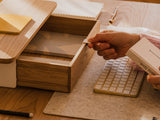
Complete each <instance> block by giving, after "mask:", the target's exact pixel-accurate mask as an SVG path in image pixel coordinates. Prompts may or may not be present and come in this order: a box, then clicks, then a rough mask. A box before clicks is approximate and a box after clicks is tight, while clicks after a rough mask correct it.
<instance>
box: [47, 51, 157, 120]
mask: <svg viewBox="0 0 160 120" xmlns="http://www.w3.org/2000/svg"><path fill="white" fill-rule="evenodd" d="M104 63H105V60H103V58H102V57H99V56H97V54H96V53H95V54H94V56H93V57H92V59H91V61H90V63H89V64H88V66H87V67H86V69H85V70H84V72H83V74H82V75H81V77H80V78H79V80H78V83H77V84H76V86H75V87H74V89H73V91H72V92H71V93H60V92H55V93H54V94H53V96H52V97H51V99H50V101H49V103H48V104H47V106H46V108H45V109H44V113H46V114H50V115H58V116H68V117H75V118H82V119H96V120H152V118H153V117H159V118H160V92H159V91H155V90H153V88H152V86H151V85H150V84H149V83H147V82H146V80H145V81H144V83H143V86H142V89H141V91H140V94H139V96H138V97H137V98H130V97H123V96H116V95H108V94H98V93H94V92H93V87H94V85H95V83H96V80H97V78H98V76H99V75H100V73H101V72H102V70H103V66H104Z"/></svg>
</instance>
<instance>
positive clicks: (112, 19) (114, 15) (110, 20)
mask: <svg viewBox="0 0 160 120" xmlns="http://www.w3.org/2000/svg"><path fill="white" fill-rule="evenodd" d="M117 12H118V7H116V8H115V10H114V13H113V15H112V18H111V19H109V24H112V23H113V21H114V19H115V17H116V15H117Z"/></svg>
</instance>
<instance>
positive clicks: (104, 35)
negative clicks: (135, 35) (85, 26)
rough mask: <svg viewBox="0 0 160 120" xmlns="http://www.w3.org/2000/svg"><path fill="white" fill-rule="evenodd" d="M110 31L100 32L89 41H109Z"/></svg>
mask: <svg viewBox="0 0 160 120" xmlns="http://www.w3.org/2000/svg"><path fill="white" fill-rule="evenodd" d="M110 37H111V36H110V34H109V33H98V34H96V35H95V37H92V38H90V39H88V41H89V42H108V41H109V39H110Z"/></svg>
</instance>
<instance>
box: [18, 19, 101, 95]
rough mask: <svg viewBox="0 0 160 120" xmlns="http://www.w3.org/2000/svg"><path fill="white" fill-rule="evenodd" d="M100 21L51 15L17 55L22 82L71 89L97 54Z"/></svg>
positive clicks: (30, 85) (19, 76)
mask: <svg viewBox="0 0 160 120" xmlns="http://www.w3.org/2000/svg"><path fill="white" fill-rule="evenodd" d="M99 30H100V23H99V21H92V20H82V19H71V18H63V17H55V16H51V17H50V18H49V19H48V21H47V22H46V23H45V24H44V26H42V28H41V30H40V31H39V32H38V34H37V35H36V36H35V37H34V38H33V40H32V41H31V42H30V44H29V45H28V46H27V47H26V49H25V50H24V51H23V53H22V54H21V55H20V56H19V58H18V59H17V84H18V86H26V87H34V88H40V89H47V90H55V91H62V92H70V91H71V90H72V89H73V87H74V85H75V84H76V82H77V80H78V78H79V77H80V75H81V74H82V72H83V70H84V69H85V67H86V65H87V63H88V62H89V60H90V58H91V57H92V55H93V52H94V51H93V50H92V49H89V48H88V47H87V45H86V44H83V41H84V39H86V38H88V37H91V36H94V35H95V34H96V33H97V32H99Z"/></svg>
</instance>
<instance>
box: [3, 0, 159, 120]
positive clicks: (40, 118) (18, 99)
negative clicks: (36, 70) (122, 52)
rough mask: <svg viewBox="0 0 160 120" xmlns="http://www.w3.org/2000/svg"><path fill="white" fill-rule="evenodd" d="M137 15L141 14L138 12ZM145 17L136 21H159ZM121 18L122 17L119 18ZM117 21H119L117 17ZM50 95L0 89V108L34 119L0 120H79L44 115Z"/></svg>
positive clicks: (13, 119)
mask: <svg viewBox="0 0 160 120" xmlns="http://www.w3.org/2000/svg"><path fill="white" fill-rule="evenodd" d="M104 1H105V2H107V1H108V0H104ZM111 1H112V0H111ZM107 3H108V2H107ZM136 4H137V3H136ZM129 5H131V6H132V7H131V8H134V9H135V10H136V11H138V9H141V7H142V8H145V7H147V6H148V7H150V10H151V11H150V12H151V13H155V12H154V11H157V12H158V11H159V9H160V6H159V5H145V6H144V4H140V5H138V7H136V6H134V5H135V3H132V4H129ZM106 6H107V9H110V8H113V6H112V5H110V4H108V5H106ZM125 6H127V4H125ZM151 6H152V7H151ZM148 7H147V8H148ZM147 8H145V10H147ZM131 11H132V10H131ZM147 11H148V10H147ZM123 12H127V11H125V10H124V11H123ZM123 14H125V13H123ZM127 14H128V15H129V16H131V15H132V14H133V11H132V12H131V14H130V12H127ZM127 14H125V17H126V18H128V20H129V21H130V20H131V19H130V18H129V17H127ZM139 14H141V12H139ZM142 14H145V11H144V13H143V12H142ZM121 15H122V13H121ZM142 16H143V15H142ZM147 16H148V17H141V19H142V20H140V18H138V19H139V20H140V21H144V23H145V24H148V26H149V25H150V27H153V26H156V25H157V24H158V21H159V19H158V20H157V19H153V18H150V17H149V16H150V14H147ZM104 17H105V16H104ZM121 18H123V17H122V16H121ZM131 18H132V17H131ZM148 18H149V20H151V23H152V24H151V23H150V21H149V20H148ZM118 19H119V20H121V19H120V18H119V17H118ZM117 22H118V21H117ZM156 28H157V29H160V28H158V25H157V26H156ZM3 36H4V35H1V34H0V38H2V37H3ZM52 93H53V92H51V91H44V90H39V89H31V88H16V89H7V88H0V96H1V97H0V108H2V109H9V110H20V111H24V112H33V113H34V117H33V118H30V119H28V118H22V117H15V116H7V115H0V120H80V119H74V118H64V117H60V116H50V115H44V114H43V113H42V111H43V109H44V107H45V106H46V104H47V102H48V100H49V99H50V97H51V95H52ZM124 99H125V98H124Z"/></svg>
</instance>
